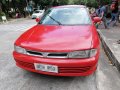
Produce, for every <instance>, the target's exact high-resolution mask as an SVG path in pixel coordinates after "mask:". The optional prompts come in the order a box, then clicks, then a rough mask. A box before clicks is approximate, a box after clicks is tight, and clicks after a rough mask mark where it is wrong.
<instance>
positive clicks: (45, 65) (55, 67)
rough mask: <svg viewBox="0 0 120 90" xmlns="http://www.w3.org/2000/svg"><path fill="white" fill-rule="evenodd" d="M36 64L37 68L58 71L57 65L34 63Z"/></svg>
mask: <svg viewBox="0 0 120 90" xmlns="http://www.w3.org/2000/svg"><path fill="white" fill-rule="evenodd" d="M34 66H35V69H36V70H40V71H45V72H53V73H58V66H55V65H48V64H39V63H34Z"/></svg>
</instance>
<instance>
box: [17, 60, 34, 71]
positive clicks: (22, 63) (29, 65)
mask: <svg viewBox="0 0 120 90" xmlns="http://www.w3.org/2000/svg"><path fill="white" fill-rule="evenodd" d="M16 62H17V63H18V64H19V65H21V66H23V67H26V68H30V69H35V67H34V64H33V63H28V62H23V61H20V60H16Z"/></svg>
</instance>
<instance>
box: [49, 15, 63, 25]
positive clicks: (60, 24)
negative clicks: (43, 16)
mask: <svg viewBox="0 0 120 90" xmlns="http://www.w3.org/2000/svg"><path fill="white" fill-rule="evenodd" d="M48 16H49V15H48ZM49 17H50V18H51V19H52V20H53V21H55V22H56V23H58V24H59V25H62V24H61V23H60V22H59V21H57V20H56V19H54V18H53V17H51V16H49Z"/></svg>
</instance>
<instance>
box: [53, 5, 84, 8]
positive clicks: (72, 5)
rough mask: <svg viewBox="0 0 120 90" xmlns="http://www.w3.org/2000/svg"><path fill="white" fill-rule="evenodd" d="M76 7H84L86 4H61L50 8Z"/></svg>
mask: <svg viewBox="0 0 120 90" xmlns="http://www.w3.org/2000/svg"><path fill="white" fill-rule="evenodd" d="M76 7H79V8H86V6H84V5H62V6H55V7H52V8H76Z"/></svg>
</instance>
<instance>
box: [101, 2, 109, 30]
mask: <svg viewBox="0 0 120 90" xmlns="http://www.w3.org/2000/svg"><path fill="white" fill-rule="evenodd" d="M107 7H108V5H107V4H106V3H105V4H104V5H103V6H102V7H101V9H100V11H101V15H100V16H101V20H102V21H103V23H104V27H105V29H108V26H107V18H106V16H107Z"/></svg>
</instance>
